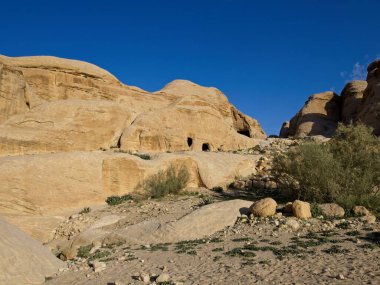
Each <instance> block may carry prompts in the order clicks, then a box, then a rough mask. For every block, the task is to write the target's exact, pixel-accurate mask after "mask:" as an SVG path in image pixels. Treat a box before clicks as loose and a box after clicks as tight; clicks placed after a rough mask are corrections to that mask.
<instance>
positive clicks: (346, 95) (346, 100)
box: [341, 80, 367, 124]
mask: <svg viewBox="0 0 380 285" xmlns="http://www.w3.org/2000/svg"><path fill="white" fill-rule="evenodd" d="M366 87H367V82H366V81H360V80H356V81H352V82H349V83H347V84H346V86H345V87H344V89H343V90H342V92H341V97H342V107H341V109H342V122H343V123H345V124H348V123H350V122H355V121H357V119H358V118H357V115H358V112H359V111H360V109H361V103H362V99H363V93H364V90H365V89H366Z"/></svg>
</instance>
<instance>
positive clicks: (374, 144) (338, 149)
mask: <svg viewBox="0 0 380 285" xmlns="http://www.w3.org/2000/svg"><path fill="white" fill-rule="evenodd" d="M273 175H274V178H275V180H276V182H277V183H278V185H279V186H280V188H281V189H282V190H283V191H284V193H285V194H288V195H290V196H292V198H297V199H302V200H307V201H311V202H317V203H324V202H335V203H338V204H340V205H342V206H343V207H345V208H346V209H349V208H351V207H353V206H354V205H364V206H367V207H369V208H372V209H374V208H378V207H379V206H380V140H379V138H377V137H375V136H374V135H372V129H370V128H368V127H366V126H364V125H363V124H357V125H348V126H344V125H342V124H340V125H339V126H338V129H337V132H336V135H335V136H334V137H333V138H332V139H331V140H330V141H329V142H328V143H326V144H317V143H315V142H314V143H313V142H307V143H303V144H301V145H299V146H296V147H294V148H293V149H292V150H290V151H288V152H287V153H285V154H278V155H277V156H276V157H275V158H274V161H273Z"/></svg>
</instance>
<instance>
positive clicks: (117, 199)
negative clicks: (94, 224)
mask: <svg viewBox="0 0 380 285" xmlns="http://www.w3.org/2000/svg"><path fill="white" fill-rule="evenodd" d="M129 200H132V196H131V195H128V194H126V195H123V196H110V197H108V198H107V200H106V202H107V204H108V205H110V206H115V205H119V204H122V203H124V202H126V201H129Z"/></svg>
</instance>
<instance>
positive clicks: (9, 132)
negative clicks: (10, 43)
mask: <svg viewBox="0 0 380 285" xmlns="http://www.w3.org/2000/svg"><path fill="white" fill-rule="evenodd" d="M261 138H265V133H264V132H263V130H262V129H261V127H260V125H259V124H258V122H257V121H256V120H254V119H252V118H250V117H248V116H246V115H244V114H242V113H241V112H239V111H238V110H237V109H236V108H235V107H234V106H233V105H232V104H231V103H229V101H228V99H227V97H226V96H225V95H224V94H223V93H222V92H221V91H219V90H218V89H216V88H212V87H202V86H199V85H197V84H195V83H192V82H190V81H186V80H175V81H173V82H171V83H169V84H168V85H166V86H165V87H164V88H163V89H161V90H159V91H157V92H153V93H150V92H146V91H144V90H142V89H140V88H137V87H133V86H127V85H125V84H123V83H121V82H120V81H119V80H118V79H117V78H115V77H114V76H113V75H112V74H110V73H109V72H107V71H105V70H103V69H101V68H99V67H97V66H95V65H93V64H89V63H85V62H81V61H77V60H68V59H62V58H56V57H50V56H39V57H16V58H11V57H6V56H0V169H1V171H0V179H1V181H2V183H1V184H0V214H2V215H4V216H5V218H6V219H7V220H8V221H10V222H12V223H14V224H16V225H18V226H20V227H21V228H22V229H23V230H25V231H26V232H28V233H30V234H31V235H32V236H33V237H36V238H38V239H40V240H42V241H47V240H49V238H50V237H51V236H52V234H53V233H52V229H54V227H55V226H56V225H57V223H59V222H60V221H61V220H62V219H63V217H64V216H65V215H67V214H68V213H70V212H72V211H74V210H76V211H77V210H78V208H79V209H80V208H81V207H88V206H90V205H93V204H99V203H104V201H105V198H106V197H107V196H110V195H121V194H125V193H128V192H131V191H134V190H135V189H136V186H137V185H138V184H139V183H141V181H142V180H143V179H144V178H146V177H147V176H149V175H152V174H153V173H155V172H157V171H158V170H161V169H165V168H166V167H168V166H169V165H171V164H174V165H183V164H184V165H186V167H187V168H188V169H189V171H190V175H191V179H190V182H189V185H188V186H196V187H199V186H202V187H214V186H222V187H224V186H225V185H227V184H229V183H230V182H231V181H233V179H234V177H235V176H236V175H248V174H251V173H252V171H254V170H253V169H254V166H255V161H256V160H257V157H255V156H251V157H249V158H247V157H245V158H244V157H243V156H238V155H233V154H228V153H225V154H216V153H209V152H208V153H205V152H201V153H196V152H192V151H213V150H218V149H220V150H236V149H244V148H249V147H253V146H255V145H256V144H257V140H256V139H261ZM100 150H103V151H100ZM115 150H117V151H115ZM130 151H132V152H136V151H137V152H138V151H140V152H141V151H144V152H150V153H151V155H152V153H155V152H179V151H187V152H183V153H180V154H179V153H172V154H169V153H165V154H157V155H155V156H154V155H153V159H152V160H150V161H144V160H142V159H140V158H138V157H136V156H133V155H129V154H127V152H130Z"/></svg>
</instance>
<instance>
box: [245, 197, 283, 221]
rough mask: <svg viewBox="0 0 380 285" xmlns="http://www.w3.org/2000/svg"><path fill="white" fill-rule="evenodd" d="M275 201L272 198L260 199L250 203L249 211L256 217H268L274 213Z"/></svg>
mask: <svg viewBox="0 0 380 285" xmlns="http://www.w3.org/2000/svg"><path fill="white" fill-rule="evenodd" d="M276 207H277V203H276V201H275V200H273V199H272V198H265V199H261V200H259V201H257V202H255V203H253V204H252V206H251V207H250V210H251V213H252V214H253V215H255V216H257V217H269V216H273V215H274V214H276Z"/></svg>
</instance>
